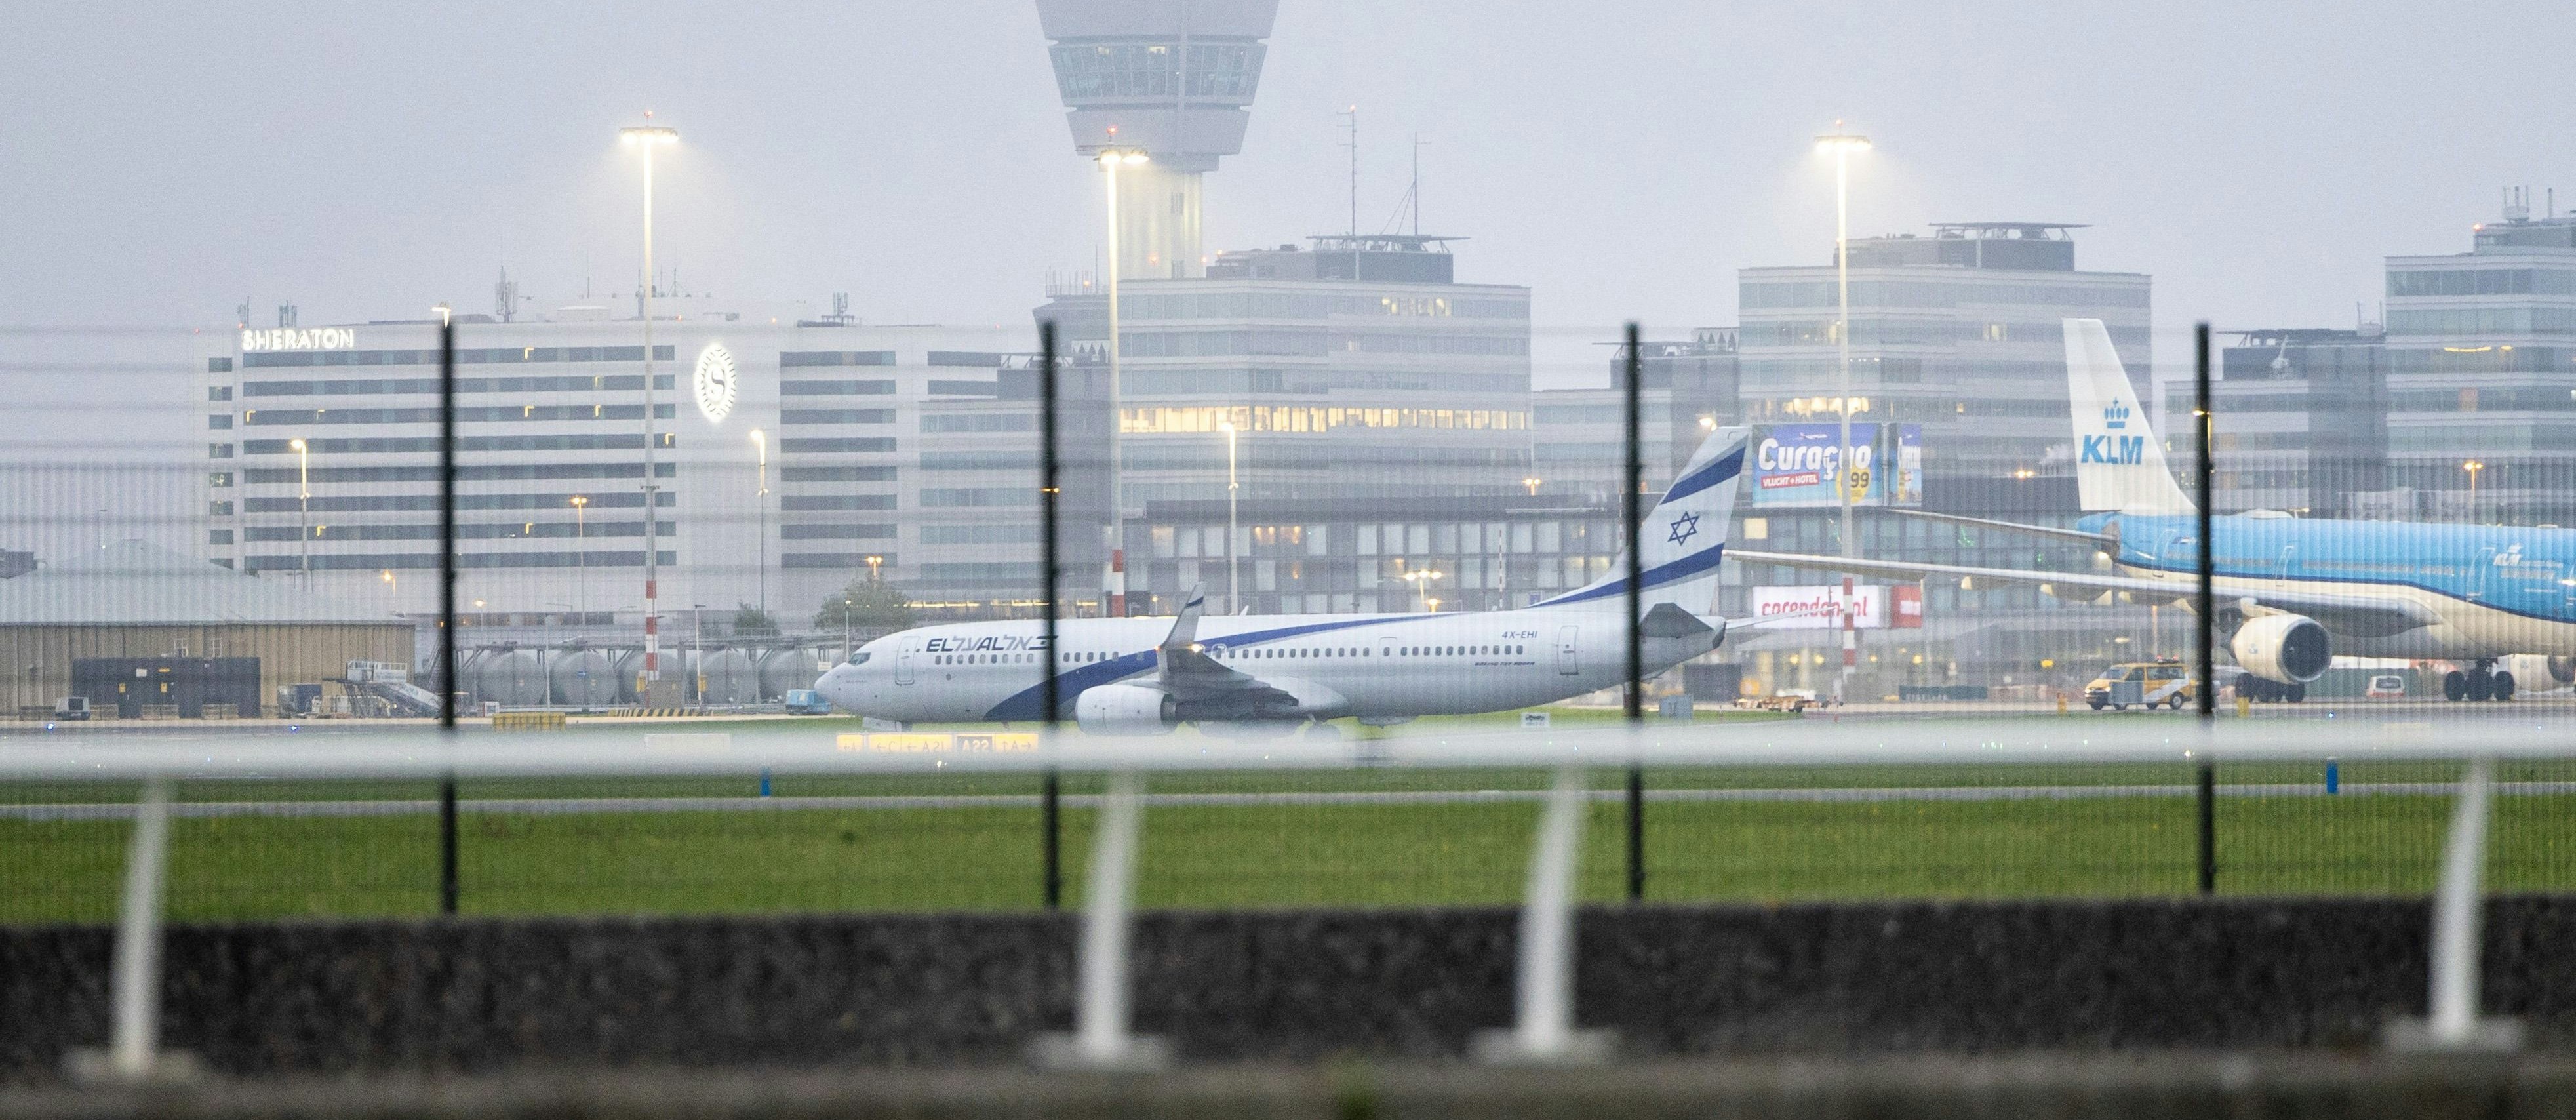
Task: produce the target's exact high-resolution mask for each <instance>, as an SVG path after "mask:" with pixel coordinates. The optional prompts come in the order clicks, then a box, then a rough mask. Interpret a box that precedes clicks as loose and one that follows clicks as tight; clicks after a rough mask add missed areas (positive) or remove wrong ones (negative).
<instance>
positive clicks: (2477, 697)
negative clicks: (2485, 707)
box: [2442, 661, 2514, 702]
mask: <svg viewBox="0 0 2576 1120" xmlns="http://www.w3.org/2000/svg"><path fill="white" fill-rule="evenodd" d="M2513 692H2514V679H2513V674H2511V673H2504V672H2498V671H2497V670H2496V668H2495V662H2492V661H2481V662H2478V663H2477V664H2476V665H2475V666H2473V667H2471V668H2470V669H2468V670H2467V671H2466V672H2463V671H2461V670H2458V669H2453V670H2451V671H2450V672H2449V673H2447V674H2444V675H2443V677H2442V699H2445V700H2449V701H2453V702H2458V701H2461V700H2470V701H2482V700H2511V699H2513Z"/></svg>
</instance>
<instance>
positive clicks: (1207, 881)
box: [0, 765, 2576, 923]
mask: <svg viewBox="0 0 2576 1120" xmlns="http://www.w3.org/2000/svg"><path fill="white" fill-rule="evenodd" d="M2450 773H2451V771H2450V769H2449V768H2448V767H2444V766H2435V765H2380V766H2354V767H2348V768H2347V770H2346V773H2345V776H2344V780H2345V781H2347V782H2352V783H2368V782H2393V781H2441V780H2445V779H2447V778H2448V777H2449V775H2450ZM2225 776H2226V779H2227V780H2228V781H2230V782H2246V783H2254V782H2311V781H2314V780H2315V778H2316V775H2314V774H2312V773H2308V772H2307V771H2306V770H2305V769H2304V768H2298V767H2254V766H2248V767H2235V768H2230V770H2229V771H2228V772H2227V774H2226V775H2225ZM2498 776H2499V777H2500V778H2502V779H2504V780H2507V781H2530V780H2559V781H2564V780H2569V779H2570V778H2571V777H2576V771H2571V768H2569V767H2565V766H2555V765H2552V766H2530V765H2523V766H2511V767H2506V768H2504V770H2503V772H2501V773H2500V774H2499V775H2498ZM1595 779H1596V781H1598V782H1599V783H1601V784H1602V785H1604V786H1609V785H1613V784H1616V783H1617V782H1618V781H1619V780H1620V776H1619V775H1618V774H1616V773H1612V772H1602V773H1599V774H1596V775H1595ZM1545 780H1546V776H1545V775H1544V774H1543V773H1538V772H1532V771H1516V770H1515V771H1485V770H1472V771H1460V770H1452V771H1438V770H1423V771H1394V770H1362V771H1334V772H1323V773H1315V774H1302V775H1300V774H1287V775H1283V774H1277V773H1266V774H1182V775H1168V776H1162V777H1158V778H1157V779H1155V782H1154V785H1153V789H1154V790H1155V791H1157V792H1280V791H1287V792H1332V791H1346V790H1382V791H1405V790H1465V791H1476V790H1533V789H1537V788H1539V787H1540V786H1542V785H1543V784H1544V783H1545ZM2189 780H2190V778H2189V774H2188V772H2186V771H2183V770H2180V769H2178V768H2174V767H2146V766H2141V767H2118V768H2055V767H2015V768H1984V769H1970V768H1946V769H1939V770H1930V769H1909V770H1901V771H1900V770H1889V769H1860V768H1855V769H1839V770H1838V769H1805V770H1796V771H1787V770H1783V771H1769V772H1765V771H1731V770H1729V771H1708V770H1693V771H1674V772H1656V773H1653V774H1651V775H1650V777H1649V784H1650V787H1652V788H1655V789H1685V788H1707V789H1715V788H1782V787H1787V788H1826V787H1895V786H1903V787H1923V786H1979V785H2099V784H2158V785H2173V784H2182V783H2187V782H2188V781H2189ZM1066 785H1067V791H1068V792H1073V793H1080V792H1084V791H1086V790H1088V789H1091V788H1094V786H1095V783H1093V782H1089V781H1085V780H1081V779H1068V781H1067V783H1066ZM753 788H754V779H753V778H751V777H749V776H746V777H743V778H741V779H723V778H694V779H633V780H620V781H589V780H586V781H578V782H576V781H561V780H556V781H536V780H530V781H510V782H469V783H467V784H466V785H465V787H464V789H463V791H462V792H463V795H464V796H465V797H466V798H467V799H468V800H475V799H486V798H549V797H571V796H580V797H692V796H723V797H742V796H747V795H749V794H751V793H752V792H753ZM1036 788H1037V787H1036V782H1035V780H1034V779H1032V778H1027V777H1020V776H989V775H986V776H974V775H946V776H924V777H872V778H835V779H783V780H781V781H780V783H779V784H778V786H777V789H776V792H777V793H778V794H779V795H781V796H815V795H836V796H851V795H883V794H934V793H936V794H1006V795H1028V794H1033V793H1034V792H1035V791H1036ZM132 792H133V791H132V790H131V789H129V788H122V787H116V786H109V785H56V786H44V787H35V786H18V787H6V788H0V802H6V803H15V804H29V803H66V802H71V803H96V802H103V801H117V800H125V799H128V798H130V797H131V796H132ZM180 795H181V796H182V797H183V798H184V799H188V800H197V801H296V800H366V799H420V798H426V797H428V796H430V790H429V788H428V787H427V786H425V785H422V784H419V783H262V782H224V783H190V784H186V785H183V786H182V787H181V789H180ZM2496 804H2497V815H2496V823H2495V830H2494V833H2493V846H2492V848H2491V850H2490V859H2489V870H2488V882H2489V883H2490V885H2491V886H2492V887H2493V888H2494V889H2496V890H2500V891H2567V890H2576V797H2571V796H2564V795H2541V796H2506V797H2500V798H2499V799H2498V801H2497V803H2496ZM2449 813H2450V801H2449V799H2448V798H2446V797H2442V796H2432V795H2386V794H2381V795H2371V796H2342V797H2332V798H2328V797H2288V796H2273V797H2226V798H2222V799H2221V800H2220V802H2219V806H2218V843H2219V857H2220V864H2221V874H2220V884H2221V888H2222V890H2224V891H2227V892H2229V893H2238V894H2390V893H2395V894H2421V893H2424V892H2426V891H2427V890H2429V889H2430V886H2431V883H2432V880H2433V873H2434V866H2435V864H2436V862H2437V859H2438V852H2439V848H2440V845H2441V842H2442V836H2443V833H2444V828H2445V825H2446V822H2447V820H2448V818H2449ZM1537 815H1538V807H1537V805H1536V804H1535V803H1534V802H1532V801H1528V800H1520V801H1493V802H1478V801H1471V802H1463V803H1448V804H1430V805H1424V804H1261V805H1218V806H1207V805H1191V806H1174V805H1155V806H1152V807H1150V808H1148V810H1147V811H1146V814H1145V830H1144V851H1143V855H1142V862H1141V865H1140V867H1139V879H1138V883H1139V894H1140V898H1139V901H1140V903H1141V904H1142V905H1144V906H1148V907H1164V908H1230V907H1275V906H1307V905H1327V906H1425V905H1433V906H1436V905H1465V904H1495V903H1510V902H1512V901H1514V900H1516V899H1518V898H1519V896H1520V893H1521V883H1522V878H1523V876H1524V874H1525V868H1526V864H1527V859H1528V849H1529V842H1530V839H1531V834H1532V830H1533V828H1534V826H1535V824H1536V821H1537ZM1038 822H1039V816H1038V812H1037V810H1036V809H1035V808H1033V807H1028V806H1025V805H1014V804H997V805H973V806H967V807H955V808H906V809H883V808H871V809H856V810H827V809H795V810H762V811H757V812H740V811H713V812H709V811H696V812H623V811H621V812H603V813H582V814H530V813H511V812H484V811H469V812H467V813H466V814H465V816H464V819H463V827H462V830H461V834H460V880H461V883H462V894H463V908H464V909H465V910H466V911H467V912H469V913H475V914H509V915H580V914H726V913H770V912H798V911H806V912H811V911H913V912H919V911H941V910H982V911H993V910H1026V909H1034V908H1036V907H1037V906H1038V905H1039V901H1040V897H1039V876H1040V870H1039V852H1040V838H1039V835H1038V827H1039V823H1038ZM1090 825H1091V817H1090V814H1089V813H1088V812H1087V811H1085V810H1080V809H1069V810H1068V811H1067V812H1066V813H1065V815H1064V841H1065V847H1064V867H1065V872H1066V876H1067V881H1068V883H1067V885H1068V897H1069V900H1078V899H1079V898H1080V894H1081V883H1082V878H1083V871H1084V865H1085V860H1086V853H1087V850H1088V840H1089V830H1090ZM129 828H130V826H129V825H128V824H126V823H124V822H121V821H114V820H105V821H26V820H18V819H0V853H5V856H0V861H5V863H0V875H5V881H0V922H13V923H26V922H55V921H104V920H108V919H110V918H111V917H112V916H113V914H114V910H115V900H116V897H117V889H118V880H119V876H120V874H121V871H122V867H123V863H124V857H125V851H124V846H125V843H126V838H127V836H128V835H129ZM436 828H437V826H436V821H435V818H434V817H432V816H430V815H428V814H425V813H414V814H409V815H397V816H376V817H281V816H264V817H250V816H244V817H223V818H208V819H192V818H182V819H180V820H177V821H175V822H174V823H173V832H172V837H173V842H172V849H171V864H170V883H169V906H170V912H171V915H172V917H173V918H174V919H176V920H181V921H215V920H255V919H272V918H325V917H379V916H397V915H419V914H426V913H429V912H431V911H432V909H433V908H434V906H435V893H434V887H435V882H436V875H437V864H436V860H437V855H436V851H437V849H436ZM1622 830H1623V815H1622V809H1621V808H1620V807H1619V806H1618V805H1617V804H1615V803H1605V804H1601V805H1599V806H1597V807H1596V808H1595V809H1594V811H1593V814H1592V817H1591V827H1590V830H1589V834H1588V836H1587V839H1586V843H1585V850H1584V864H1583V879H1584V883H1583V887H1584V893H1585V895H1586V897H1588V898H1592V899H1599V900H1608V899H1613V898H1616V897H1618V896H1619V892H1620V889H1621V884H1622V882H1623V875H1624V872H1623V867H1624V863H1623V855H1622V853H1623V850H1624V849H1623V847H1622V835H1623V833H1622ZM1646 838H1647V866H1648V872H1649V881H1648V896H1649V898H1650V899H1653V900H1659V901H1671V902H1686V901H1719V900H1725V901H1757V902H1758V901H1778V900H1794V899H1885V898H2016V897H2136V896H2152V895H2179V894H2184V893H2187V892H2189V891H2190V890H2191V889H2192V886H2193V866H2194V827H2193V805H2192V801H2191V800H2190V799H2189V798H2187V797H2171V796H2154V797H2143V796H2131V797H2112V798H2102V797H2093V798H2071V799H2063V800H2017V801H1886V802H1863V803H1817V802H1783V801H1765V802H1706V801H1700V802H1672V801H1656V802H1651V803H1649V805H1648V809H1647V830H1646Z"/></svg>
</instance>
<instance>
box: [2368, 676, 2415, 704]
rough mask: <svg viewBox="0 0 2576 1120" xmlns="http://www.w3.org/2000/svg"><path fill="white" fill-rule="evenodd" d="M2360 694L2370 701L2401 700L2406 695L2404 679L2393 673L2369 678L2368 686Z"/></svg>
mask: <svg viewBox="0 0 2576 1120" xmlns="http://www.w3.org/2000/svg"><path fill="white" fill-rule="evenodd" d="M2361 694H2362V695H2363V696H2365V697H2368V698H2370V699H2372V700H2396V699H2400V698H2403V697H2404V696H2405V695H2406V678H2404V677H2401V676H2398V675H2397V674H2395V673H2381V674H2379V675H2378V676H2375V677H2372V678H2370V684H2369V686H2368V687H2366V688H2363V689H2362V690H2361Z"/></svg>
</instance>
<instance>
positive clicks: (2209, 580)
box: [2192, 323, 2218, 894]
mask: <svg viewBox="0 0 2576 1120" xmlns="http://www.w3.org/2000/svg"><path fill="white" fill-rule="evenodd" d="M2192 351H2193V354H2192V361H2193V367H2192V381H2193V387H2194V392H2195V394H2196V396H2195V398H2194V406H2195V409H2196V411H2195V412H2194V414H2193V419H2195V420H2197V421H2198V422H2199V423H2198V427H2199V429H2200V439H2199V441H2198V443H2199V447H2198V453H2199V457H2198V460H2197V461H2196V462H2195V463H2194V464H2193V484H2194V486H2195V487H2196V488H2197V489H2198V491H2199V493H2198V495H2197V496H2198V498H2199V501H2200V512H2199V518H2200V525H2199V532H2200V550H2199V553H2200V555H2199V560H2198V564H2197V567H2198V569H2199V572H2198V574H2199V580H2200V585H2199V588H2198V594H2199V599H2198V601H2197V602H2196V603H2195V604H2194V606H2196V607H2197V608H2198V609H2197V610H2196V611H2195V612H2194V613H2195V614H2197V615H2199V616H2200V622H2199V632H2198V634H2197V639H2196V640H2197V641H2198V642H2199V645H2200V649H2199V655H2200V725H2201V729H2202V730H2203V731H2204V732H2206V731H2208V730H2210V729H2212V728H2213V727H2215V726H2216V724H2217V720H2218V688H2217V684H2218V672H2217V669H2216V663H2217V658H2218V630H2217V627H2218V592H2217V589H2216V586H2215V584H2216V582H2217V580H2216V573H2217V556H2218V542H2217V540H2216V539H2214V534H2215V532H2216V528H2215V526H2216V523H2217V522H2216V518H2215V517H2214V516H2213V515H2212V514H2211V512H2210V496H2211V495H2210V491H2211V485H2210V480H2211V478H2212V474H2213V471H2214V469H2215V465H2216V463H2215V460H2216V458H2217V452H2216V450H2215V441H2216V439H2217V430H2218V417H2217V415H2216V414H2215V413H2214V412H2212V411H2211V409H2210V401H2209V324H2208V323H2201V324H2200V325H2199V326H2198V327H2197V328H2195V329H2194V330H2193V331H2192ZM2204 745H2206V744H2205V742H2204ZM2199 778H2200V791H2199V801H2200V804H2199V810H2200V822H2199V823H2200V893H2202V894H2216V893H2217V892H2218V769H2217V767H2215V766H2213V765H2212V764H2211V762H2210V759H2209V758H2208V756H2207V754H2206V753H2204V754H2203V755H2202V757H2201V760H2200V774H2199Z"/></svg>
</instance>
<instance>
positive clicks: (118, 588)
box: [0, 540, 413, 718]
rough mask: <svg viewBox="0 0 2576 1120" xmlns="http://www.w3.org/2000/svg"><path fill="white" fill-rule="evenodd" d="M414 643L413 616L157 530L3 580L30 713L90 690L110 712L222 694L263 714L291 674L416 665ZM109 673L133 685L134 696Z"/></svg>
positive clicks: (2, 601)
mask: <svg viewBox="0 0 2576 1120" xmlns="http://www.w3.org/2000/svg"><path fill="white" fill-rule="evenodd" d="M412 643H413V624H412V622H411V621H410V620H409V619H405V618H400V617H396V616H393V615H390V614H382V613H373V614H371V613H368V612H366V611H364V610H363V609H361V608H356V607H352V606H350V605H348V604H345V603H341V602H338V601H335V600H332V599H329V598H325V597H322V596H317V595H312V594H308V593H306V592H304V591H302V590H300V589H298V588H297V587H295V586H294V582H293V577H292V576H291V575H289V576H286V577H284V578H268V579H261V578H257V577H253V576H249V575H244V574H241V573H239V572H236V571H231V570H227V569H225V568H221V567H218V566H216V565H214V564H210V563H207V562H206V561H204V560H199V559H194V558H191V557H187V556H182V555H180V554H178V553H176V552H172V551H170V550H168V549H164V548H160V547H157V546H155V545H151V544H148V543H145V542H143V541H136V540H128V541H121V542H118V543H115V544H111V545H108V546H107V547H105V548H102V549H99V550H97V551H96V552H94V553H92V554H89V555H85V556H79V557H75V558H73V559H70V560H68V561H65V562H63V563H60V564H44V565H39V566H37V567H36V568H35V569H34V570H32V571H29V572H27V573H26V574H24V575H20V576H17V577H16V578H13V579H5V580H0V664H5V665H6V666H7V668H8V670H9V695H10V700H9V707H8V709H7V711H9V712H11V713H17V714H22V715H23V714H27V713H42V714H50V713H51V712H52V710H53V704H54V702H55V701H56V700H58V699H60V698H62V697H65V696H72V695H88V696H90V699H91V704H92V707H93V709H95V710H98V711H99V712H100V714H101V715H102V716H104V715H105V714H106V713H108V712H111V711H115V710H116V709H117V708H118V707H119V706H120V704H119V701H120V699H122V701H123V704H122V706H123V707H124V708H125V710H126V711H125V714H126V715H128V716H133V715H137V714H139V706H140V705H142V704H146V703H150V704H169V705H175V706H176V707H177V708H178V709H179V710H178V711H177V712H176V713H175V714H177V715H178V716H180V717H182V718H195V717H197V716H200V715H202V714H203V704H204V703H206V702H209V701H213V702H220V703H232V704H235V705H236V706H237V709H238V714H239V715H241V716H243V717H255V716H257V715H259V714H261V713H262V712H264V711H265V710H266V709H267V707H268V705H269V704H271V703H273V702H274V697H275V696H276V689H277V687H278V686H279V685H285V684H302V683H311V682H315V681H323V680H332V679H337V678H339V677H341V676H343V675H344V674H346V673H347V672H348V664H349V662H352V661H377V662H390V663H394V664H408V663H409V662H410V661H411V660H412V649H413V646H412ZM110 662H113V664H110ZM138 669H139V670H141V671H142V672H143V676H142V677H140V678H136V677H133V675H132V674H133V673H134V671H135V670H138ZM103 675H113V676H115V677H116V678H118V679H117V683H119V684H123V685H125V690H124V694H123V696H122V697H120V696H119V695H118V693H117V692H116V691H115V690H114V689H113V688H112V687H109V686H107V685H106V684H104V683H103V680H104V676H103ZM76 677H77V678H78V679H77V680H76ZM136 680H140V681H141V682H143V683H142V684H141V685H139V686H138V685H136V684H135V683H133V682H134V681H136ZM82 686H87V688H88V691H83V687H82ZM93 693H96V694H95V695H93Z"/></svg>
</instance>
